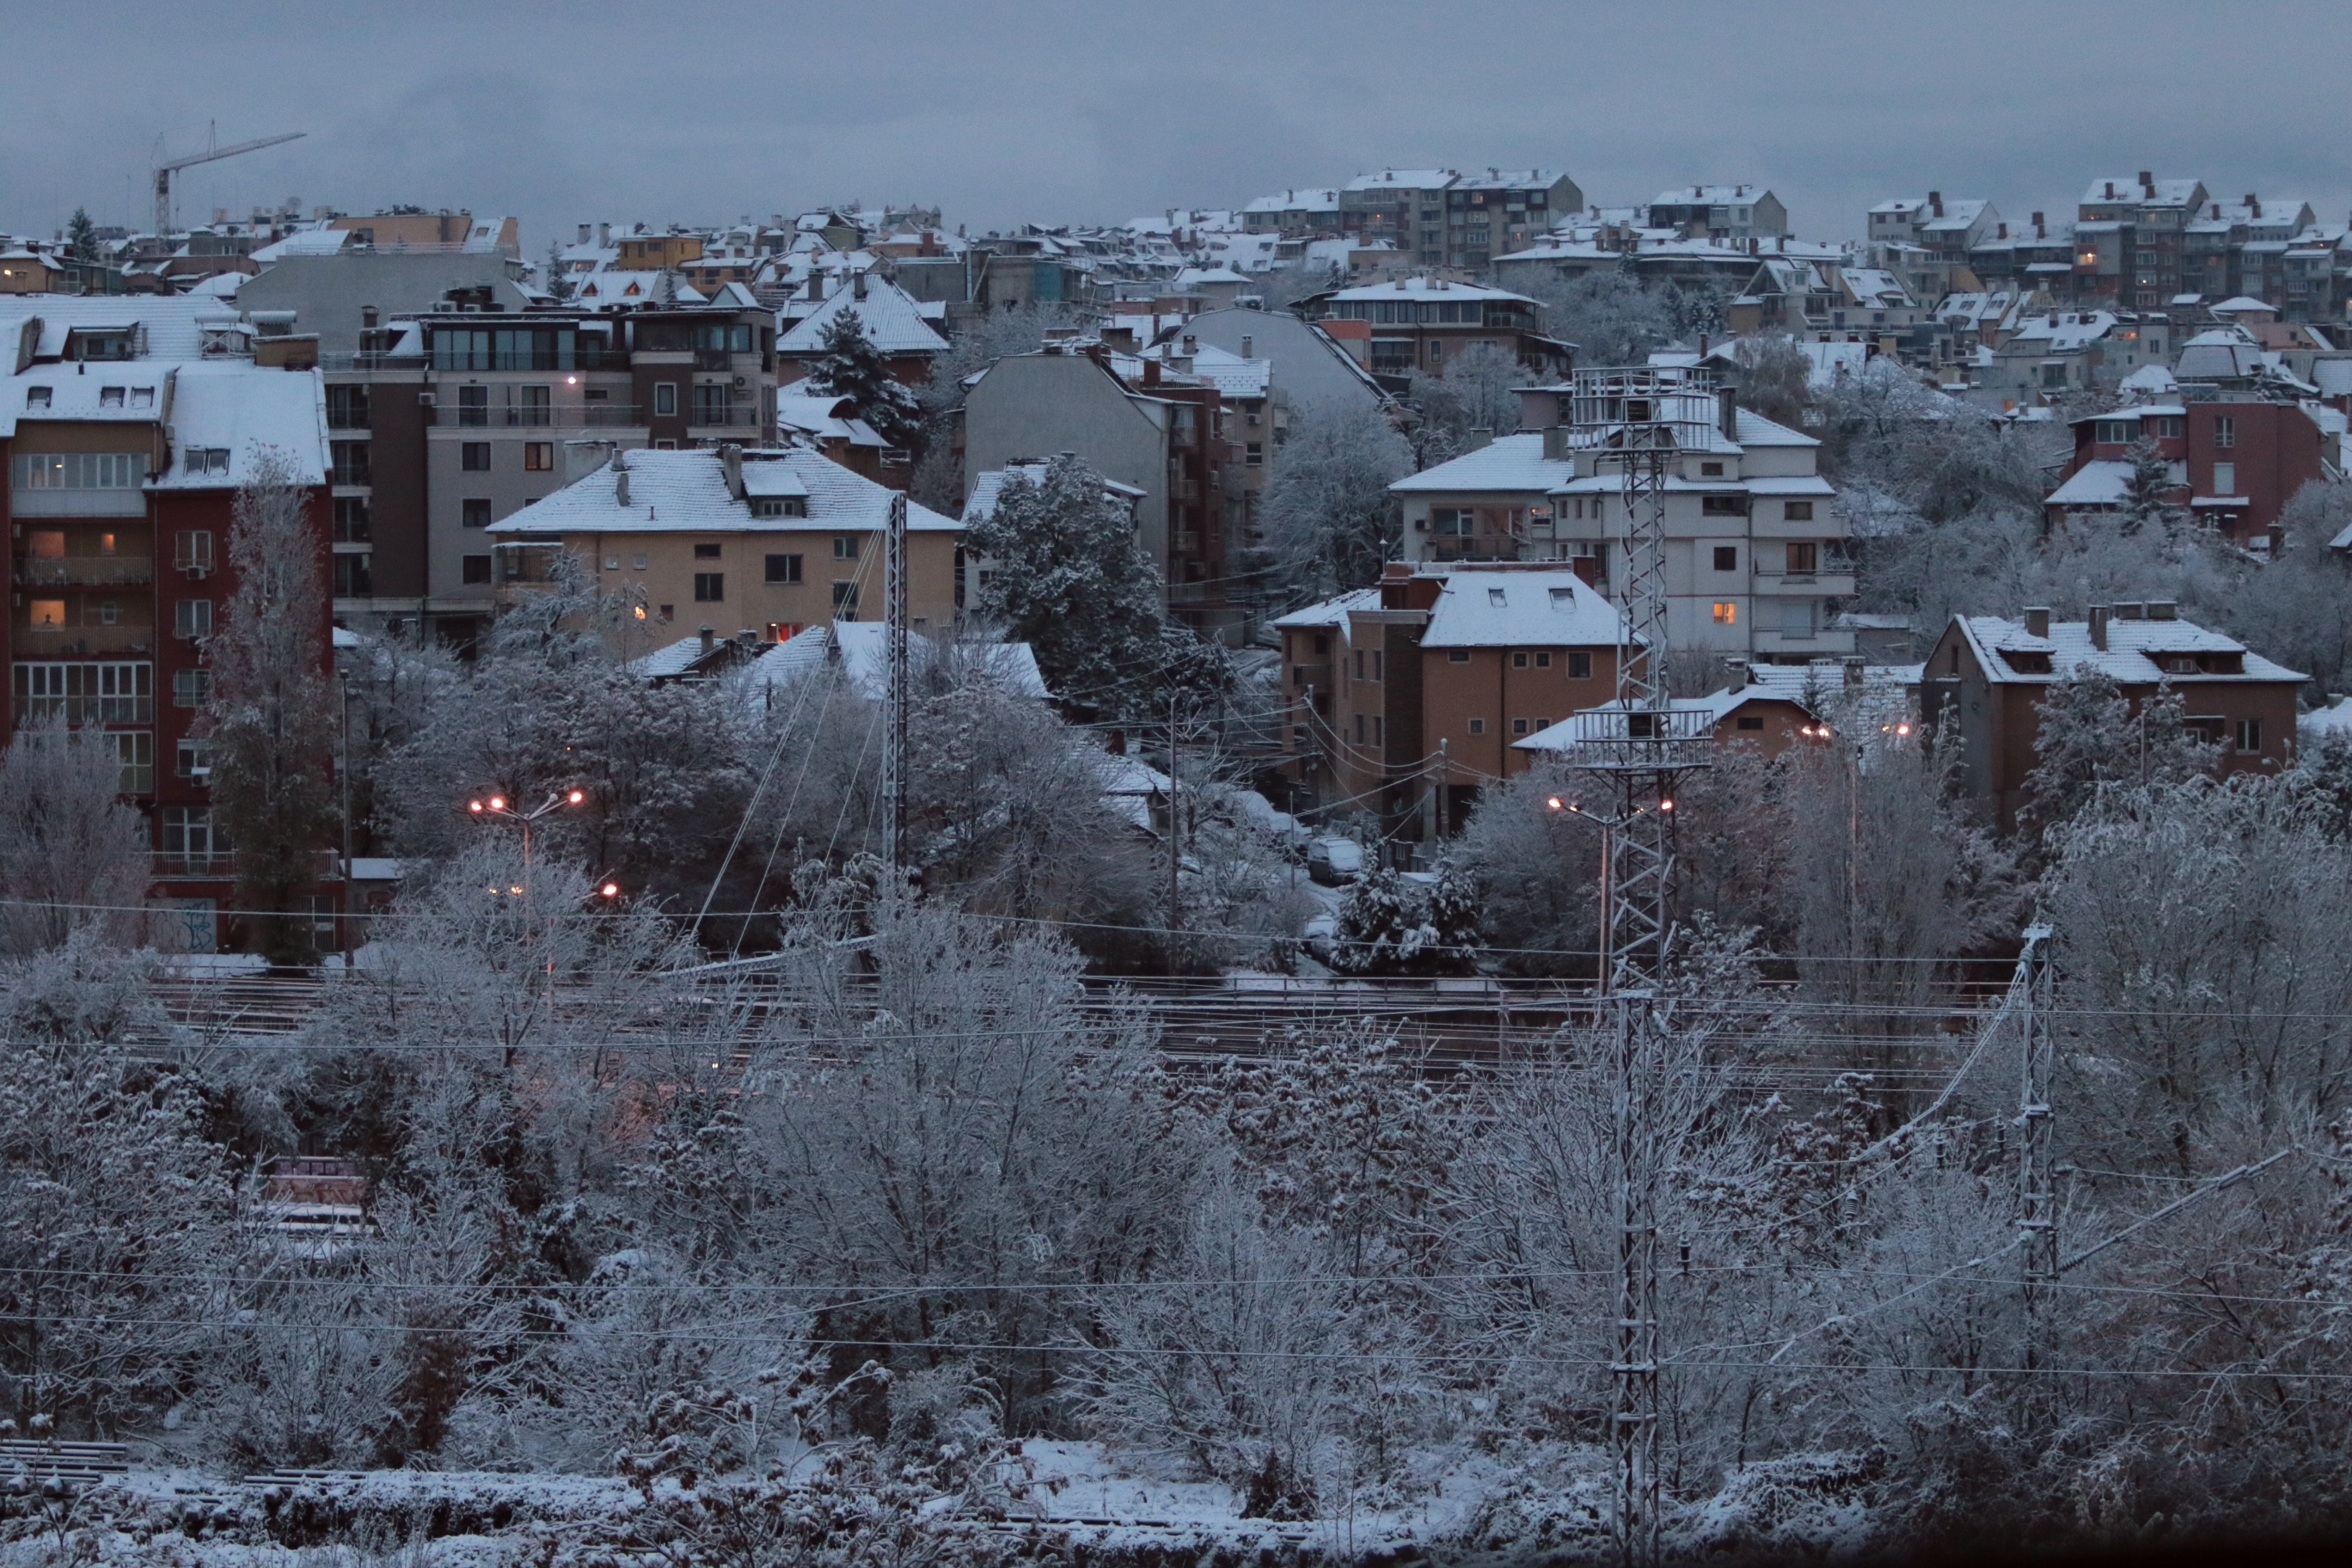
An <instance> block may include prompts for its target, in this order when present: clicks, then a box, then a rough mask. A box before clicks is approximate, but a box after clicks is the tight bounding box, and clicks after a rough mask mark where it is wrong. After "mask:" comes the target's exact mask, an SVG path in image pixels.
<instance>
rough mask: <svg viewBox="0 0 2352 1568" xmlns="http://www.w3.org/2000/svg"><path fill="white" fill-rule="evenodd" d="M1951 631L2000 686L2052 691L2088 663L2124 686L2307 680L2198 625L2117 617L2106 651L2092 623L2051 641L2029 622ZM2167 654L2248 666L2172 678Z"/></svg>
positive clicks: (1966, 619)
mask: <svg viewBox="0 0 2352 1568" xmlns="http://www.w3.org/2000/svg"><path fill="white" fill-rule="evenodd" d="M1952 625H1953V626H1954V627H1955V628H1957V629H1958V632H1959V633H1960V635H1961V636H1962V637H1965V638H1967V639H1968V643H1969V650H1970V651H1971V652H1972V653H1974V654H1975V656H1976V660H1977V664H1978V666H1979V668H1982V669H1983V670H1984V672H1985V679H1988V680H1990V681H1992V682H1994V683H1995V684H1997V685H1998V684H2028V685H2047V684H2048V683H2050V682H2051V681H2053V680H2063V679H2066V678H2067V677H2069V676H2071V675H2073V674H2074V671H2075V670H2076V669H2078V668H2081V667H2082V666H2084V665H2086V664H2087V665H2089V666H2091V667H2092V668H2095V669H2097V670H2100V671H2102V672H2103V673H2105V675H2106V676H2107V677H2108V679H2112V680H2114V681H2115V682H2116V684H2118V685H2124V686H2153V685H2155V684H2157V683H2158V681H2170V682H2172V683H2173V684H2174V685H2189V684H2192V683H2193V684H2197V685H2208V684H2212V683H2216V682H2219V683H2221V684H2244V683H2248V682H2263V681H2300V680H2302V679H2305V677H2304V676H2303V675H2302V674H2301V673H2300V672H2298V671H2295V670H2292V669H2289V668H2286V667H2285V666H2284V665H2279V664H2273V663H2272V662H2271V661H2270V660H2269V659H2266V658H2263V656H2262V655H2260V654H2258V653H2255V652H2254V651H2252V649H2250V648H2248V647H2246V645H2245V644H2243V643H2242V642H2240V641H2238V640H2237V639H2236V638H2235V637H2224V636H2223V635H2222V634H2221V633H2220V632H2216V631H2209V630H2207V629H2206V628H2205V627H2203V626H2199V625H2198V624H2197V623H2196V622H2194V621H2183V620H2165V621H2158V620H2147V619H2139V620H2126V619H2123V618H2122V617H2120V616H2116V617H2111V618H2110V619H2109V620H2108V622H2107V646H2106V647H2104V648H2102V647H2099V646H2098V645H2097V644H2095V643H2094V642H2093V641H2092V640H2091V626H2090V623H2089V622H2088V621H2053V622H2052V623H2051V624H2050V635H2049V636H2048V637H2035V636H2034V635H2033V634H2032V633H2031V632H2029V631H2027V630H2026V629H2025V626H2024V624H2023V623H2022V622H2019V621H2010V620H2003V619H2002V618H2001V617H2000V616H1953V617H1952ZM2006 653H2029V654H2042V655H2047V656H2048V658H2049V660H2050V669H2049V671H2048V672H2047V673H2043V672H2042V671H2039V670H2032V669H2020V668H2015V667H2013V666H2011V664H2010V663H2009V662H2008V660H2007V659H2005V658H2002V657H2001V656H2002V655H2003V654H2006ZM2168 653H2175V654H2192V653H2234V654H2241V655H2242V656H2243V657H2244V663H2243V667H2242V671H2241V672H2240V673H2237V674H2206V673H2200V672H2191V671H2170V672H2168V671H2167V670H2166V669H2165V668H2163V667H2162V666H2161V665H2159V664H2158V663H2157V662H2156V660H2157V658H2158V656H2160V655H2163V654H2168Z"/></svg>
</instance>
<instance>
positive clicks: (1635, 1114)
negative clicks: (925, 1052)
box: [1569, 366, 1727, 1564]
mask: <svg viewBox="0 0 2352 1568" xmlns="http://www.w3.org/2000/svg"><path fill="white" fill-rule="evenodd" d="M1570 390H1571V397H1570V432H1569V438H1570V449H1571V450H1572V451H1573V452H1574V454H1575V458H1576V465H1577V469H1578V472H1579V474H1580V475H1582V474H1609V473H1614V474H1616V475H1617V476H1618V477H1619V479H1621V481H1622V483H1621V491H1620V493H1621V499H1622V503H1623V510H1624V516H1623V528H1622V535H1621V544H1622V563H1621V564H1620V565H1619V566H1618V568H1617V572H1618V573H1619V574H1621V575H1620V576H1619V580H1618V584H1617V590H1618V591H1617V598H1618V600H1619V603H1620V604H1621V605H1622V608H1623V610H1624V616H1623V621H1622V628H1623V629H1622V633H1621V637H1620V641H1619V645H1618V649H1617V696H1616V700H1615V701H1614V702H1612V703H1611V704H1610V705H1609V706H1608V707H1606V708H1603V709H1599V710H1594V711H1591V712H1589V713H1584V714H1580V715H1578V719H1577V731H1576V742H1577V744H1576V751H1575V754H1574V759H1573V760H1574V762H1575V764H1576V766H1577V767H1578V768H1580V770H1582V771H1583V772H1585V773H1589V774H1591V776H1592V777H1593V779H1594V780H1595V781H1596V782H1597V783H1599V784H1601V785H1603V786H1604V787H1605V788H1606V790H1607V791H1608V794H1609V798H1610V807H1609V810H1608V811H1607V813H1606V815H1602V814H1600V813H1593V814H1591V815H1593V816H1595V818H1596V820H1598V821H1599V822H1600V824H1601V829H1602V838H1601V955H1600V957H1601V963H1600V991H1601V999H1602V1002H1603V1004H1604V1005H1605V1007H1606V1009H1607V1012H1608V1014H1609V1023H1610V1026H1611V1030H1612V1042H1613V1043H1612V1055H1613V1058H1614V1059H1613V1060H1612V1064H1611V1066H1612V1076H1613V1078H1614V1080H1615V1081H1614V1094H1613V1100H1614V1124H1613V1127H1612V1149H1611V1163H1612V1166H1613V1167H1614V1172H1613V1173H1614V1176H1615V1183H1616V1189H1617V1204H1616V1207H1617V1215H1616V1218H1617V1224H1618V1260H1617V1261H1618V1268H1617V1341H1616V1355H1615V1358H1614V1360H1613V1362H1612V1372H1613V1373H1614V1375H1615V1377H1616V1382H1617V1407H1616V1411H1615V1415H1614V1418H1613V1421H1612V1431H1611V1437H1612V1445H1613V1447H1614V1448H1615V1453H1616V1460H1617V1504H1616V1517H1615V1519H1614V1521H1613V1524H1614V1527H1615V1532H1616V1536H1617V1544H1618V1551H1619V1555H1620V1558H1621V1561H1622V1562H1623V1563H1628V1564H1645V1563H1655V1562H1657V1561H1658V1557H1659V1548H1660V1539H1659V1525H1660V1517H1659V1516H1660V1507H1661V1485H1660V1480H1661V1478H1660V1466H1659V1426H1660V1422H1659V1401H1658V1364H1659V1359H1660V1342H1659V1330H1658V1219H1657V1205H1658V1180H1659V1177H1660V1175H1661V1168H1660V1167H1661V1158H1662V1157H1661V1153H1660V1150H1659V1146H1658V1141H1657V1137H1656V1118H1657V1114H1658V1110H1659V1109H1660V1107H1659V1101H1660V1099H1661V1096H1662V1094H1663V1092H1664V1089H1666V1087H1667V1086H1666V1084H1665V1082H1664V1068H1665V1063H1664V1052H1663V1051H1662V1050H1661V1049H1660V1048H1659V1046H1660V1036H1661V1032H1662V1030H1663V1028H1664V1019H1663V1017H1662V1016H1661V1012H1660V1006H1659V988H1660V986H1661V984H1662V983H1663V982H1664V977H1665V969H1666V961H1667V958H1668V955H1669V953H1670V952H1671V949H1672V945H1673V938H1674V916H1673V910H1672V902H1671V900H1672V895H1673V889H1674V873H1675V795H1676V793H1677V792H1678V790H1679V788H1680V784H1681V782H1682V780H1683V779H1684V778H1685V777H1686V776H1687V775H1688V774H1689V773H1692V772H1693V771H1695V770H1696V769H1698V768H1703V767H1705V766H1706V765H1707V752H1708V749H1709V745H1708V742H1709V737H1710V731H1709V729H1708V728H1707V726H1706V722H1705V716H1704V715H1703V714H1701V713H1699V712H1696V711H1693V710H1676V709H1675V706H1674V704H1673V702H1672V700H1671V699H1670V698H1669V696H1668V693H1667V690H1666V655H1667V651H1668V648H1669V646H1670V638H1669V637H1668V628H1667V604H1666V481H1667V479H1669V478H1670V477H1673V476H1674V475H1675V472H1676V469H1677V466H1678V465H1679V464H1680V463H1681V462H1682V461H1683V460H1684V459H1685V457H1686V456H1687V455H1688V454H1690V453H1692V452H1695V451H1706V450H1709V449H1711V448H1714V447H1718V446H1720V445H1721V444H1722V443H1723V441H1724V440H1725V438H1726V435H1725V432H1723V431H1722V430H1721V428H1720V425H1721V423H1722V422H1723V421H1724V420H1725V419H1727V413H1726V412H1725V409H1726V407H1727V405H1724V404H1722V403H1720V402H1719V401H1718V398H1717V391H1716V388H1715V386H1714V384H1713V381H1712V378H1711V377H1709V376H1708V375H1706V374H1705V373H1702V372H1698V371H1694V370H1685V369H1680V368H1672V367H1658V366H1632V367H1627V368H1622V369H1611V370H1591V371H1579V372H1577V373H1576V374H1575V378H1574V380H1573V382H1572V383H1571V384H1570Z"/></svg>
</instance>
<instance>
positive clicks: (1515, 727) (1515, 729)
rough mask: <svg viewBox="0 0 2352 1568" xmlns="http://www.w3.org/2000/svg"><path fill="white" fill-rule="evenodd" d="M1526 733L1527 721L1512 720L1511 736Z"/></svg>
mask: <svg viewBox="0 0 2352 1568" xmlns="http://www.w3.org/2000/svg"><path fill="white" fill-rule="evenodd" d="M1527 732H1528V721H1526V720H1525V719H1514V720H1512V721H1511V733H1512V734H1514V735H1524V734H1526V733H1527Z"/></svg>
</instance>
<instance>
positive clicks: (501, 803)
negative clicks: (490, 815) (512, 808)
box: [490, 795, 507, 811]
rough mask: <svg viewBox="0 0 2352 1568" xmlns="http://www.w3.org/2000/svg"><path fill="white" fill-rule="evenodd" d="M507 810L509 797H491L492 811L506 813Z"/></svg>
mask: <svg viewBox="0 0 2352 1568" xmlns="http://www.w3.org/2000/svg"><path fill="white" fill-rule="evenodd" d="M506 808H507V797H506V796H504V795H492V796H490V809H491V810H492V811H504V810H505V809H506Z"/></svg>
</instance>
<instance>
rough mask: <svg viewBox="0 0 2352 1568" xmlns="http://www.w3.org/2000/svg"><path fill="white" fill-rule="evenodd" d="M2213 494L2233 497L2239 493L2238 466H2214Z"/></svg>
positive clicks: (2232, 464)
mask: <svg viewBox="0 0 2352 1568" xmlns="http://www.w3.org/2000/svg"><path fill="white" fill-rule="evenodd" d="M2213 493H2214V494H2215V495H2217V496H2233V495H2236V494H2237V493H2238V465H2237V464H2235V463H2216V464H2214V465H2213Z"/></svg>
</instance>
